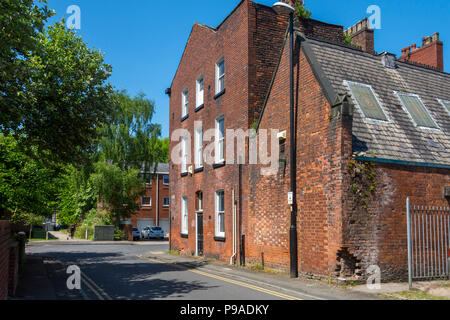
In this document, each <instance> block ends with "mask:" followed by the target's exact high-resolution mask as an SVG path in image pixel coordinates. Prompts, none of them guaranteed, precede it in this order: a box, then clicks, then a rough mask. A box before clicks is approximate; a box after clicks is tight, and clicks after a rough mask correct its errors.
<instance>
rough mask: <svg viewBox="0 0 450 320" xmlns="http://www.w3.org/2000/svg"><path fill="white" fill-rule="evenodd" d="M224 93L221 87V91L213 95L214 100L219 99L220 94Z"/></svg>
mask: <svg viewBox="0 0 450 320" xmlns="http://www.w3.org/2000/svg"><path fill="white" fill-rule="evenodd" d="M224 94H225V89H223V90H222V91H220V92H219V93H218V94H216V95H215V96H214V100H216V99H219V98H220V97H221V96H223V95H224Z"/></svg>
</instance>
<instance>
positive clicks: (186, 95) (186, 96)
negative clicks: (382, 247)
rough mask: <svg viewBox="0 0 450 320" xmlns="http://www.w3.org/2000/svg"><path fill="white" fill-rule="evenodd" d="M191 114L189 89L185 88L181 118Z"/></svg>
mask: <svg viewBox="0 0 450 320" xmlns="http://www.w3.org/2000/svg"><path fill="white" fill-rule="evenodd" d="M188 115H189V89H188V88H184V89H183V91H182V92H181V119H184V118H186V117H187V116H188Z"/></svg>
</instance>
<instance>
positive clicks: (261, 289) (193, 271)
mask: <svg viewBox="0 0 450 320" xmlns="http://www.w3.org/2000/svg"><path fill="white" fill-rule="evenodd" d="M138 257H139V258H142V255H138ZM146 259H147V260H149V261H152V262H156V263H159V264H169V263H170V262H164V261H160V260H157V259H152V258H146ZM172 266H173V267H175V268H177V269H180V270H185V271H189V272H192V273H196V274H199V275H202V276H205V277H208V278H214V279H217V280H221V281H225V282H229V283H232V284H235V285H238V286H241V287H246V288H249V289H252V290H255V291H260V292H263V293H266V294H269V295H273V296H276V297H279V298H282V299H285V300H304V299H301V298H297V297H294V296H289V295H287V294H284V293H281V292H276V291H273V290H269V289H265V288H262V287H258V286H255V285H252V284H248V283H245V282H241V281H237V280H232V279H228V278H224V277H221V276H217V275H215V274H212V273H207V272H203V271H199V270H191V269H188V268H186V267H182V266H178V265H175V264H173V265H172Z"/></svg>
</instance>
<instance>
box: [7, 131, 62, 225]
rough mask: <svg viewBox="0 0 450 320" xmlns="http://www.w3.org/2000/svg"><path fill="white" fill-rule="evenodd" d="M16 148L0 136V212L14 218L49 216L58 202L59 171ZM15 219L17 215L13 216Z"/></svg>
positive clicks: (13, 141)
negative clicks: (26, 215) (11, 214)
mask: <svg viewBox="0 0 450 320" xmlns="http://www.w3.org/2000/svg"><path fill="white" fill-rule="evenodd" d="M34 152H35V154H34V155H35V157H33V158H32V157H29V156H28V155H27V154H24V153H23V152H22V151H21V150H20V149H19V147H18V142H17V141H16V140H15V139H14V138H13V137H5V136H3V135H1V134H0V209H1V211H3V210H7V211H10V212H12V213H13V214H14V215H17V214H34V215H39V216H49V215H51V214H52V213H54V212H55V210H56V208H57V206H58V203H57V195H58V192H59V186H60V179H59V174H60V173H59V170H55V169H50V168H48V167H47V166H46V164H45V163H43V162H42V161H40V160H39V156H38V154H37V153H36V150H34ZM16 217H17V216H16Z"/></svg>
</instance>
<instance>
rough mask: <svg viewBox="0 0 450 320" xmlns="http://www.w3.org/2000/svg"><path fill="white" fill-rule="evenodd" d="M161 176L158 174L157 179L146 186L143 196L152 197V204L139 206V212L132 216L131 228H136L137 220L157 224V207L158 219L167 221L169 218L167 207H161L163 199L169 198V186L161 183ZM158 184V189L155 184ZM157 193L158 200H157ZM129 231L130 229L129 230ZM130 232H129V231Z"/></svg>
mask: <svg viewBox="0 0 450 320" xmlns="http://www.w3.org/2000/svg"><path fill="white" fill-rule="evenodd" d="M167 175H168V174H167ZM163 176H164V175H163V174H158V176H157V179H156V178H155V179H153V181H152V184H150V185H147V186H146V192H145V196H147V197H152V203H151V206H149V207H144V206H141V207H140V210H139V211H138V212H137V213H136V214H135V215H133V216H132V218H131V223H132V225H133V227H136V226H137V221H138V220H139V219H153V221H154V223H155V225H156V224H157V223H158V222H157V212H156V211H157V210H156V208H157V207H158V208H159V210H158V218H159V219H168V218H169V207H164V206H163V198H164V197H169V186H168V185H165V184H164V183H163ZM157 183H158V189H157V186H156V184H157ZM158 192H159V198H158ZM138 201H139V204H141V199H140V198H139V200H138ZM130 230H131V229H130ZM130 232H131V231H130Z"/></svg>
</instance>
